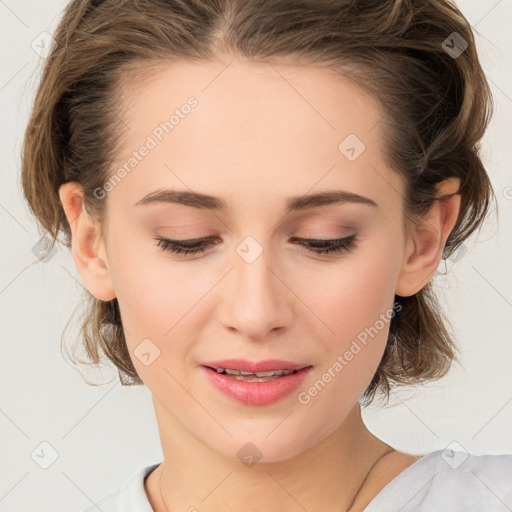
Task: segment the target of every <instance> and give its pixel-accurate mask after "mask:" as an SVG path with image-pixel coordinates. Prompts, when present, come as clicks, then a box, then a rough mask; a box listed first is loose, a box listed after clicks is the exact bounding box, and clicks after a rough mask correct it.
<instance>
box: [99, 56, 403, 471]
mask: <svg viewBox="0 0 512 512" xmlns="http://www.w3.org/2000/svg"><path fill="white" fill-rule="evenodd" d="M122 98H123V103H122V105H123V114H122V116H121V117H122V119H121V120H122V122H123V123H124V124H125V125H126V128H127V129H126V132H125V135H124V138H123V141H122V142H123V144H122V148H121V149H120V151H119V152H118V153H117V154H116V161H115V162H114V164H113V165H112V172H113V173H114V174H116V175H117V178H114V179H112V180H111V181H110V185H109V186H108V189H107V190H108V195H107V197H106V199H105V200H107V201H108V205H107V206H108V208H107V219H106V224H105V227H106V238H105V244H106V245H105V248H106V253H107V256H108V267H109V269H110V275H111V279H112V285H113V287H114V289H115V293H116V296H117V299H118V301H119V307H120V311H121V316H122V321H123V325H124V327H125V330H126V339H127V344H128V348H129V351H130V354H131V357H132V360H133V363H134V365H135V368H136V370H137V372H138V374H139V375H140V377H141V379H142V380H143V381H144V383H145V384H146V386H147V387H148V388H149V390H150V391H151V393H152V395H153V398H154V401H155V405H156V406H157V414H158V415H159V421H160V422H161V423H164V424H165V425H166V428H169V429H172V430H173V432H178V431H179V432H181V434H180V435H186V436H189V435H190V436H193V437H194V438H196V439H198V440H199V441H201V442H202V443H204V444H205V445H207V446H208V447H211V448H212V449H213V450H215V451H216V452H218V453H221V454H222V455H224V456H226V457H228V458H232V459H235V458H236V457H239V456H240V455H237V453H238V452H239V450H240V449H241V448H242V447H243V446H245V445H246V443H248V442H251V443H252V444H253V445H255V446H256V447H257V449H258V450H259V452H260V453H261V461H262V462H265V461H268V462H273V461H278V460H285V459H288V458H291V457H293V456H295V455H297V454H299V453H300V452H302V451H304V450H306V449H308V448H310V447H312V446H313V445H315V444H316V443H318V442H320V441H321V440H323V439H325V438H326V437H327V436H328V435H329V434H331V433H333V432H334V431H335V430H336V429H337V428H338V427H339V426H340V425H341V423H342V422H343V421H344V419H345V418H346V417H347V415H348V413H349V412H350V411H351V410H352V409H353V408H354V406H355V405H356V403H357V401H358V399H359V397H360V396H361V394H362V393H363V392H364V390H365V389H366V388H367V386H368V385H369V383H370V381H371V378H372V376H373V375H374V373H375V371H376V369H377V367H378V365H379V362H380V360H381V357H382V354H383V351H384V348H385V344H386V339H387V335H388V329H389V320H390V318H391V316H392V314H393V300H394V294H395V287H396V283H397V278H398V275H399V271H400V267H401V263H402V258H403V254H404V248H405V239H404V233H403V231H402V218H403V217H402V216H403V212H402V199H401V197H402V191H403V184H402V181H401V179H400V177H399V176H398V174H397V173H396V172H394V171H393V170H392V169H391V168H390V167H389V166H388V165H387V164H386V163H385V160H384V153H383V145H382V139H383V130H384V128H383V127H384V124H385V123H384V122H381V121H382V113H381V112H380V110H379V108H378V105H377V104H376V102H375V101H374V100H372V99H371V98H370V97H369V96H367V95H366V94H365V93H364V92H363V91H362V90H361V89H359V88H358V87H357V86H356V85H354V84H353V83H351V82H349V81H348V80H346V79H343V78H339V77H335V76H334V75H329V74H328V73H327V72H326V71H325V70H320V69H315V68H304V67H294V66H284V65H282V66H270V65H266V64H261V65H259V64H249V63H243V62H238V61H234V62H232V63H231V65H229V66H226V65H225V64H221V63H208V64H205V63H201V64H191V63H172V64H169V65H167V67H165V66H162V68H161V70H160V71H159V72H158V73H157V74H156V75H154V76H151V79H150V80H144V81H143V85H142V86H140V84H139V86H138V87H133V88H130V87H128V88H127V90H126V94H125V95H124V96H123V97H122ZM123 166H124V172H123V171H120V169H121V168H123ZM166 190H167V191H169V193H168V194H167V196H165V194H160V197H159V198H158V197H156V196H155V193H156V192H163V191H166ZM176 193H182V194H183V195H182V196H179V195H172V194H176ZM322 193H323V194H325V193H330V194H331V193H332V194H334V193H338V196H337V197H338V199H339V200H338V201H337V202H334V201H332V200H330V201H327V200H326V201H324V202H323V203H322V204H321V201H318V200H317V201H316V202H315V201H311V202H309V201H308V200H307V198H308V197H309V196H310V195H316V194H322ZM97 194H98V196H99V195H101V194H103V191H97ZM185 194H187V196H185ZM192 194H197V195H198V196H194V195H192ZM199 195H200V196H199ZM203 196H208V197H207V198H205V197H203ZM145 198H146V200H145ZM151 198H153V200H152V199H151ZM166 198H167V200H165V199H166ZM361 198H363V199H361ZM157 199H159V200H157ZM289 206H290V208H288V207H289ZM158 238H161V239H171V240H177V241H181V242H182V243H186V241H187V240H193V239H202V238H207V240H206V242H204V243H203V245H202V246H201V244H199V247H200V248H201V247H203V248H204V249H205V251H204V252H202V253H201V252H198V253H195V254H191V255H182V254H176V253H173V252H171V251H170V250H169V249H170V248H172V247H173V246H172V245H168V244H167V250H165V247H166V243H165V241H160V242H159V241H158V240H157V239H158ZM340 238H344V239H345V240H344V241H343V242H342V243H343V244H344V245H341V250H340V251H338V252H332V253H326V254H317V253H315V252H313V251H314V249H315V248H317V249H318V248H320V249H322V246H321V245H320V243H318V242H317V243H316V247H315V245H314V243H313V244H311V245H308V242H306V241H305V240H306V239H309V240H325V239H340ZM328 245H329V244H324V246H323V248H324V249H325V248H326V247H328ZM331 246H334V244H331ZM196 248H197V244H196ZM228 359H231V360H233V359H235V360H240V359H241V360H245V361H246V362H248V364H249V363H251V362H253V363H256V362H260V361H268V360H281V361H286V362H288V363H290V364H293V365H298V367H299V368H301V367H305V369H304V370H302V371H300V372H297V373H295V374H293V376H289V377H286V376H284V377H283V376H281V377H276V376H274V377H272V376H269V377H267V379H271V380H267V382H266V383H256V382H246V381H240V380H238V379H235V378H233V377H228V376H221V375H220V374H218V373H217V372H215V371H214V370H209V369H207V368H206V366H207V365H208V364H207V363H212V362H218V361H222V360H228ZM205 365H206V366H205ZM229 365H232V366H233V367H234V369H239V368H238V367H242V365H241V364H240V363H236V362H235V363H226V364H225V366H226V367H228V368H229ZM237 365H238V367H237ZM276 366H277V367H278V368H281V367H284V366H286V365H285V364H284V363H269V366H267V367H262V366H260V367H258V368H259V369H263V370H264V369H277V368H275V367H276ZM246 368H248V369H250V368H251V366H250V364H249V366H247V367H246ZM258 368H256V367H252V370H257V369H258ZM252 378H254V377H246V379H248V380H250V379H252ZM261 380H264V379H261ZM213 382H217V385H215V384H213ZM221 388H222V389H223V390H222V389H221ZM245 449H247V448H245Z"/></svg>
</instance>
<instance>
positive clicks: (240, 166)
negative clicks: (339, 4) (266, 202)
mask: <svg viewBox="0 0 512 512" xmlns="http://www.w3.org/2000/svg"><path fill="white" fill-rule="evenodd" d="M148 71H149V72H148V73H147V74H145V73H144V70H142V72H139V74H138V75H137V77H136V80H135V81H134V82H130V80H129V79H127V82H126V83H125V88H124V90H123V94H122V95H121V98H122V101H121V103H120V105H121V108H120V117H121V118H122V121H123V123H124V124H125V125H126V126H127V128H128V130H127V131H126V133H125V135H124V136H123V141H122V145H121V146H120V148H121V149H120V151H118V153H117V155H116V159H115V162H114V166H113V168H112V171H115V170H116V166H117V168H119V167H120V166H122V165H123V164H126V163H127V161H128V159H129V158H130V156H131V155H132V153H133V152H134V151H137V150H138V149H139V148H141V147H142V146H144V145H145V146H148V147H149V146H151V149H150V150H149V151H144V153H145V156H144V157H143V158H138V160H137V162H136V163H135V164H136V165H134V166H133V168H132V169H131V170H130V175H129V177H128V178H127V179H125V180H123V181H124V183H121V186H119V187H116V189H119V190H120V189H122V188H124V189H125V192H126V194H128V195H130V196H131V197H130V200H133V201H132V205H133V204H134V203H135V202H136V201H137V200H138V199H140V198H141V197H142V195H143V193H144V192H146V193H147V192H150V191H151V190H152V189H154V188H155V185H159V186H166V187H169V188H179V189H182V190H183V189H187V188H188V189H193V190H195V191H198V192H205V193H208V194H211V195H214V196H222V197H227V196H229V195H230V194H231V193H232V194H235V192H236V191H235V190H234V188H233V187H234V186H235V185H236V186H237V187H241V186H247V187H248V188H250V189H251V190H252V191H253V193H254V197H260V199H262V196H258V194H259V193H261V194H265V193H267V194H268V193H269V192H272V191H275V192H276V193H277V195H284V196H294V195H295V196H297V195H301V194H305V193H307V192H308V191H310V190H311V189H312V188H317V189H318V190H321V189H329V188H333V187H336V188H340V186H343V188H346V189H347V190H350V191H351V192H354V193H363V192H364V194H363V195H366V196H368V195H370V196H372V195H373V197H378V196H379V195H381V194H382V187H383V186H386V182H388V185H387V188H388V189H389V188H390V184H389V181H390V180H395V183H392V184H391V189H394V190H395V192H394V193H395V197H394V198H393V199H394V200H396V190H397V188H399V187H400V184H399V183H398V182H397V181H396V178H397V177H389V176H384V175H387V174H388V173H389V171H390V170H389V169H388V168H387V167H386V164H385V162H384V152H383V147H382V144H383V141H382V132H381V130H382V125H383V123H381V121H382V119H383V114H382V110H381V108H380V105H379V104H378V102H377V101H376V100H375V99H374V98H372V97H371V96H369V95H368V94H367V93H365V92H364V91H363V90H362V89H361V88H360V87H359V86H357V85H356V84H355V83H353V82H352V81H350V80H349V79H347V78H345V77H342V76H339V75H335V74H334V72H333V71H332V70H328V69H321V68H318V67H311V66H293V65H287V64H279V65H276V64H269V63H252V62H245V61H238V60H232V61H225V62H220V61H219V62H183V61H178V62H165V63H164V62H162V63H161V65H159V66H158V67H152V68H151V69H150V70H148ZM191 99H192V100H191ZM192 104H193V105H194V106H193V107H191V106H190V105H192ZM347 149H348V150H349V152H348V153H347ZM352 149H354V151H352V153H350V151H351V150H352ZM354 152H355V156H356V158H355V159H354V158H353V157H354ZM379 175H380V178H379ZM127 183H130V185H129V186H128V185H127ZM391 189H390V190H388V192H391ZM232 194H231V195H232Z"/></svg>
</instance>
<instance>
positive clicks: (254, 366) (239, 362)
mask: <svg viewBox="0 0 512 512" xmlns="http://www.w3.org/2000/svg"><path fill="white" fill-rule="evenodd" d="M202 366H207V367H209V368H212V369H213V370H216V369H217V368H222V369H229V370H239V371H245V372H251V373H257V372H270V371H272V370H302V368H306V367H308V366H311V365H310V364H306V363H304V364H302V363H294V362H291V361H283V360H281V359H266V360H263V361H248V360H246V359H223V360H221V361H208V362H206V363H203V364H202Z"/></svg>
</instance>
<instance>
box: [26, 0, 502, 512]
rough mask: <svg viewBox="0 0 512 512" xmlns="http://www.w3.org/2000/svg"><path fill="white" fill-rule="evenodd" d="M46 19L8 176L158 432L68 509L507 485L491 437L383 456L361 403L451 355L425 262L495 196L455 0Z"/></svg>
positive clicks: (217, 5) (350, 499)
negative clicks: (40, 61) (485, 449)
mask: <svg viewBox="0 0 512 512" xmlns="http://www.w3.org/2000/svg"><path fill="white" fill-rule="evenodd" d="M55 41H56V44H55V45H54V48H53V50H52V52H51V54H50V56H49V57H48V59H47V61H46V64H45V70H44V75H43V78H42V81H41V84H40V86H39V90H38V93H37V97H36V99H35V104H34V109H33V113H32V117H31V120H30V123H29V126H28V128H27V132H26V138H25V142H24V151H23V169H22V172H23V175H22V179H23V187H24V192H25V195H26V198H27V200H28V202H29V204H30V207H31V208H32V211H33V212H34V214H35V215H36V217H37V218H38V220H39V222H40V223H41V224H42V226H43V227H44V228H45V229H46V230H47V231H48V232H49V233H50V234H51V235H52V237H53V241H54V242H55V240H56V238H57V235H58V233H59V232H60V231H61V230H63V231H64V233H65V236H66V241H65V243H66V245H68V246H69V247H70V248H71V251H72V255H73V258H74V261H75V263H76V266H77V269H78V272H79V273H80V276H81V278H82V280H83V282H84V284H85V286H86V287H87V290H88V292H89V293H90V295H91V305H90V309H89V314H88V316H87V317H86V319H85V321H84V324H83V326H82V333H83V342H84V345H85V348H86V350H87V353H88V355H89V357H90V359H91V361H92V362H93V363H98V362H99V361H100V357H101V355H102V353H104V354H106V355H107V356H108V358H109V359H110V360H111V361H112V362H113V363H114V364H115V365H116V366H117V368H118V369H119V375H120V378H121V382H122V383H123V384H144V385H146V386H147V387H148V389H149V390H150V391H151V393H152V397H153V403H154V407H155V413H156V418H157V422H158V427H159V433H160V439H161V443H162V449H163V454H164V460H163V461H162V462H161V463H159V464H154V465H151V466H148V467H145V468H142V469H141V470H140V471H139V472H137V473H136V474H134V475H133V476H132V477H131V478H130V479H129V481H127V482H126V483H125V484H124V485H123V486H122V487H121V488H120V490H119V491H117V492H114V493H112V494H110V495H109V496H107V497H106V498H105V499H103V500H101V501H100V502H99V503H97V504H93V505H92V506H91V507H90V508H89V509H88V510H96V508H100V509H101V510H103V511H107V510H123V511H127V510H133V511H135V510H136V511H141V510H147V511H155V512H164V511H178V510H188V511H194V510H199V511H201V512H203V511H220V510H222V511H238V510H251V511H253V510H254V511H260V510H266V511H272V510H287V511H292V510H308V511H324V510H327V511H335V510H336V511H338V510H339V511H342V510H343V511H348V510H350V511H352V512H353V511H361V510H364V511H366V512H372V511H377V510H378V511H391V510H401V511H408V510H436V511H439V510H450V511H455V510H457V511H460V510H464V511H469V510H475V511H476V510H479V511H480V510H498V509H499V508H498V507H500V506H503V505H505V506H508V507H510V506H512V491H511V485H510V483H509V477H508V476H507V475H509V474H510V470H511V469H512V455H502V456H497V455H485V456H479V457H477V456H473V455H468V454H466V453H464V452H461V451H450V450H444V451H443V450H439V451H436V452H432V453H429V454H425V455H423V456H415V455H412V454H408V453H403V452H400V451H397V450H395V449H394V448H393V447H391V446H390V445H388V444H386V443H385V442H384V441H382V440H380V439H378V438H377V437H376V436H374V435H373V434H372V433H371V432H370V431H369V430H368V429H367V428H366V426H365V424H364V423H363V421H362V419H361V412H360V405H361V404H368V403H370V402H371V401H372V400H373V399H374V397H376V396H377V395H379V394H380V395H383V396H384V397H386V396H389V392H390V390H391V388H392V387H394V386H397V385H401V384H412V383H421V382H426V381H429V380H434V379H438V378H440V377H442V376H443V375H445V374H446V372H447V371H448V369H449V367H450V363H451V362H452V360H453V359H454V358H455V352H456V347H455V346H454V344H453V341H452V339H451V337H450V334H449V333H448V330H447V328H446V326H445V325H444V322H443V316H442V313H441V311H440V309H439V306H438V304H437V302H436V300H435V296H434V295H433V294H432V291H431V279H432V277H433V276H434V274H435V272H436V270H437V267H438V265H439V263H440V261H441V259H442V258H446V257H448V256H449V255H450V254H451V253H453V251H455V250H456V249H457V248H458V247H459V246H460V244H461V243H462V242H463V241H464V240H466V239H467V238H468V237H469V236H470V235H471V234H472V233H473V232H474V231H475V230H476V229H477V228H478V227H479V226H480V225H481V223H482V221H483V219H484V217H485V214H486V212H487V210H488V206H489V204H490V201H491V199H492V195H493V192H492V188H491V185H490V181H489V178H488V176H487V174H486V171H485V169H484V166H483V165H482V162H481V160H480V158H479V155H478V151H477V148H478V143H479V141H480V139H481V137H482V135H483V133H484V131H485V128H486V125H487V122H488V117H489V112H490V93H489V88H488V85H487V83H486V81H485V77H484V74H483V71H482V69H481V66H480V64H479V61H478V57H477V54H476V51H475V43H474V39H473V35H472V32H471V29H470V27H469V25H468V23H467V21H466V20H465V19H464V17H463V16H462V15H461V13H460V12H459V11H458V10H457V9H456V8H455V7H454V6H453V5H452V4H450V3H447V2H445V1H441V0H425V1H422V2H416V1H412V0H395V1H392V0H389V1H341V0H338V1H315V2H309V1H305V0H296V1H268V0H267V1H264V0H258V1H252V2H243V1H230V0H215V1H205V0H193V1H185V0H181V1H178V0H176V1H163V0H139V1H134V0H132V1H121V0H106V1H103V2H101V1H99V2H98V1H90V0H89V1H84V0H75V1H73V2H71V3H70V4H69V6H68V8H67V10H66V12H65V14H64V16H63V18H62V20H61V22H60V24H59V26H58V28H57V30H56V33H55ZM49 250H51V248H49ZM475 478H476V479H477V480H475ZM478 481H481V482H485V483H486V485H482V484H478V485H477V483H475V482H478Z"/></svg>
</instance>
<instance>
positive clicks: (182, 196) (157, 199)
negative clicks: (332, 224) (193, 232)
mask: <svg viewBox="0 0 512 512" xmlns="http://www.w3.org/2000/svg"><path fill="white" fill-rule="evenodd" d="M157 203H175V204H182V205H185V206H191V207H193V208H201V209H207V210H215V211H227V210H228V205H227V203H226V202H225V201H224V200H223V199H220V198H218V197H214V196H209V195H206V194H200V193H198V192H187V191H178V190H170V189H163V190H162V189H161V190H155V191H154V192H150V193H149V194H147V195H146V196H144V197H143V198H142V199H141V200H140V201H138V202H137V203H135V206H147V205H151V204H157ZM343 203H360V204H366V205H369V206H373V207H378V205H377V203H376V202H375V201H372V200H371V199H369V198H368V197H363V196H360V195H359V194H354V193H353V192H348V191H346V190H330V191H326V192H319V193H317V194H309V195H304V196H298V197H291V198H288V200H287V202H286V211H287V213H289V212H294V211H302V210H308V209H311V208H318V207H321V206H326V205H333V204H343Z"/></svg>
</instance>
